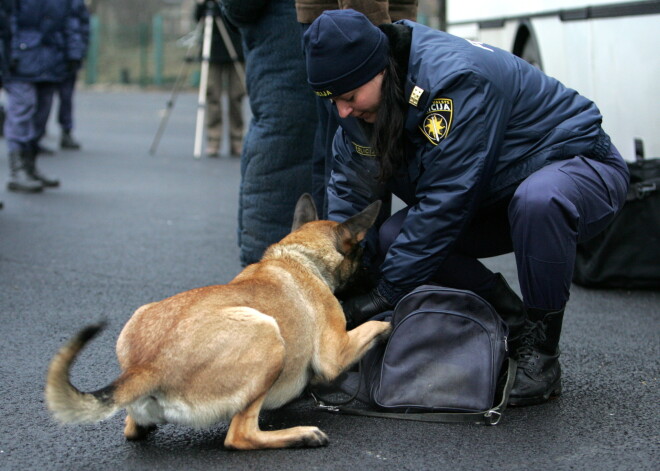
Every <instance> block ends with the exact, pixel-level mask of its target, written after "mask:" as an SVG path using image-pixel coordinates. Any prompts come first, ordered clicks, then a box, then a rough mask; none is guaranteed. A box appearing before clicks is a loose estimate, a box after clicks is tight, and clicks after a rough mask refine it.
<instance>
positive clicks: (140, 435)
mask: <svg viewBox="0 0 660 471" xmlns="http://www.w3.org/2000/svg"><path fill="white" fill-rule="evenodd" d="M153 430H156V426H155V425H150V426H146V427H145V426H143V425H139V424H138V423H137V422H135V419H133V417H131V416H130V415H127V416H126V427H124V436H125V437H126V440H144V439H145V438H147V435H149V433H150V432H151V431H153Z"/></svg>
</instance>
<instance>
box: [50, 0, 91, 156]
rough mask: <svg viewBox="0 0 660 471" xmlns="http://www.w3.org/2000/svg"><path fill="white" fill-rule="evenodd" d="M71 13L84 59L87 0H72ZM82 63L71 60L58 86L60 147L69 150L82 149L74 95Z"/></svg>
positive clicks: (87, 14)
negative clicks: (76, 131) (76, 133)
mask: <svg viewBox="0 0 660 471" xmlns="http://www.w3.org/2000/svg"><path fill="white" fill-rule="evenodd" d="M71 13H72V15H73V19H74V20H75V21H76V22H77V24H78V28H79V31H80V40H81V41H82V48H83V52H82V55H81V59H82V58H84V57H85V55H86V54H87V47H88V45H89V10H87V6H86V5H85V0H72V6H71ZM81 65H82V61H75V60H72V61H70V62H69V68H68V71H67V72H68V73H67V75H66V77H65V78H64V80H62V81H61V82H60V83H59V84H58V86H57V96H58V98H59V106H58V111H57V122H58V124H59V125H60V131H61V135H60V148H62V149H67V150H79V149H80V143H79V142H78V141H77V140H76V139H74V137H73V124H74V122H73V95H74V93H75V88H76V82H77V81H78V72H79V71H80V67H81Z"/></svg>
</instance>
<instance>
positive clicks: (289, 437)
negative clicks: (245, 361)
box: [225, 394, 328, 450]
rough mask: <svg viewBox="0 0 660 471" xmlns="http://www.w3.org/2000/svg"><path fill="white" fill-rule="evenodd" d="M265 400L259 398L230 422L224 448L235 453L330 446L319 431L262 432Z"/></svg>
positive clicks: (312, 429)
mask: <svg viewBox="0 0 660 471" xmlns="http://www.w3.org/2000/svg"><path fill="white" fill-rule="evenodd" d="M265 398H266V394H264V395H262V396H260V397H259V398H257V400H255V401H254V402H253V403H252V404H250V405H249V406H248V407H247V408H246V409H245V410H243V411H241V412H239V413H238V414H236V415H235V416H234V418H233V419H232V420H231V424H230V425H229V431H228V432H227V438H226V439H225V447H227V448H231V449H234V450H258V449H262V448H293V447H316V446H324V445H327V444H328V437H327V435H326V434H325V433H323V432H322V431H321V430H319V429H318V428H317V427H292V428H287V429H283V430H274V431H268V432H264V431H263V430H261V429H260V428H259V411H260V410H261V406H262V404H263V402H264V399H265Z"/></svg>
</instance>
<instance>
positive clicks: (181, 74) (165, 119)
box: [149, 62, 187, 155]
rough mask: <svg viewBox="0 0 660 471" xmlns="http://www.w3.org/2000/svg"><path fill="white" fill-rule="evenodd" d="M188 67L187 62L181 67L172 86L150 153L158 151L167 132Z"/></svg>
mask: <svg viewBox="0 0 660 471" xmlns="http://www.w3.org/2000/svg"><path fill="white" fill-rule="evenodd" d="M186 69H187V62H185V63H184V64H182V65H181V68H180V69H179V75H178V76H177V79H176V81H175V82H174V87H172V93H171V94H170V99H169V100H168V101H167V105H166V108H165V113H164V114H163V117H162V118H161V120H160V124H159V126H158V131H156V135H155V136H154V140H153V142H152V143H151V147H150V148H149V154H151V155H154V154H155V153H156V149H157V148H158V144H160V139H161V137H162V136H163V133H164V132H165V127H166V126H167V122H168V120H169V119H170V115H171V114H172V109H173V108H174V103H175V102H176V98H177V96H178V94H179V89H180V88H181V84H182V83H183V79H184V78H185V77H186V76H187V73H186Z"/></svg>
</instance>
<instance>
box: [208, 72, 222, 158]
mask: <svg viewBox="0 0 660 471" xmlns="http://www.w3.org/2000/svg"><path fill="white" fill-rule="evenodd" d="M221 140H222V66H221V65H220V64H213V63H211V64H209V79H208V86H207V89H206V154H207V155H208V156H209V157H218V156H219V155H220V141H221Z"/></svg>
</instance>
